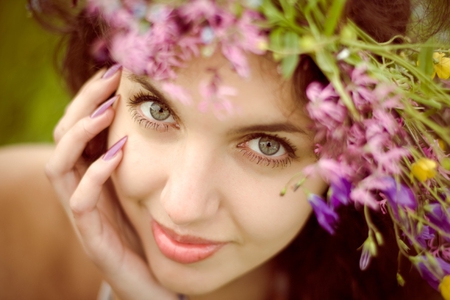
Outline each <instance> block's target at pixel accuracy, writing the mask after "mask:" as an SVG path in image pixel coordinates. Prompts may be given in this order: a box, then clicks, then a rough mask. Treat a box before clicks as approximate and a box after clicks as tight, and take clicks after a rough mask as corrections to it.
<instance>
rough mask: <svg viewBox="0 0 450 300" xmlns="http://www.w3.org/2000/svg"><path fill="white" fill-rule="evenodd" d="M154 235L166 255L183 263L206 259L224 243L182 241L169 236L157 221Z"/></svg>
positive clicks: (154, 226) (153, 226)
mask: <svg viewBox="0 0 450 300" xmlns="http://www.w3.org/2000/svg"><path fill="white" fill-rule="evenodd" d="M152 230H153V236H154V237H155V241H156V244H157V245H158V248H159V250H161V252H162V254H164V256H165V257H167V258H169V259H171V260H173V261H176V262H179V263H182V264H191V263H195V262H198V261H201V260H204V259H206V258H208V257H210V256H211V255H213V254H214V253H216V252H217V251H218V250H219V249H220V248H221V247H222V246H223V245H224V244H223V243H203V242H202V243H181V242H178V241H176V240H174V239H173V238H172V237H171V236H169V235H168V234H167V233H166V232H165V231H164V229H163V228H162V227H161V226H160V225H159V224H158V223H156V222H155V221H153V222H152Z"/></svg>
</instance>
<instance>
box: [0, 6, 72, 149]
mask: <svg viewBox="0 0 450 300" xmlns="http://www.w3.org/2000/svg"><path fill="white" fill-rule="evenodd" d="M25 7H26V2H25V1H0V95H1V96H0V145H5V144H13V143H24V142H51V141H52V130H53V127H54V126H55V124H56V122H57V121H58V119H59V118H60V117H61V116H62V114H63V111H64V107H65V106H66V104H67V103H68V101H69V96H68V94H67V93H66V91H65V89H64V84H63V81H62V79H61V78H59V77H58V75H57V74H56V71H55V68H54V64H53V57H54V49H55V47H56V45H57V42H58V40H59V38H58V37H57V36H55V35H52V34H50V33H48V32H46V31H44V30H43V29H42V28H40V27H39V25H38V24H37V23H36V22H35V21H34V20H33V19H32V18H31V17H30V15H29V12H28V11H27V10H26V9H25Z"/></svg>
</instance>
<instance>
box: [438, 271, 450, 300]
mask: <svg viewBox="0 0 450 300" xmlns="http://www.w3.org/2000/svg"><path fill="white" fill-rule="evenodd" d="M439 290H440V291H441V294H442V297H444V299H445V300H450V275H447V276H445V277H444V279H442V281H441V284H440V285H439Z"/></svg>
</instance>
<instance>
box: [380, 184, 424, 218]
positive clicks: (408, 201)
mask: <svg viewBox="0 0 450 300" xmlns="http://www.w3.org/2000/svg"><path fill="white" fill-rule="evenodd" d="M383 181H384V182H385V184H386V186H385V188H384V189H381V191H382V192H383V193H384V194H385V195H386V198H387V200H388V202H389V205H390V206H391V207H392V210H393V211H394V214H395V216H396V217H398V207H399V206H401V207H408V208H410V209H413V210H414V209H416V208H417V200H416V198H415V197H414V194H413V192H412V191H411V189H410V188H408V187H407V186H405V185H403V184H399V183H397V182H396V181H395V179H394V178H392V177H385V178H384V179H383Z"/></svg>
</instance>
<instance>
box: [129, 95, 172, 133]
mask: <svg viewBox="0 0 450 300" xmlns="http://www.w3.org/2000/svg"><path fill="white" fill-rule="evenodd" d="M146 101H155V102H159V103H161V101H160V100H159V98H158V97H156V96H153V95H149V94H144V93H143V92H139V93H137V94H136V95H134V96H133V97H132V98H129V101H128V107H129V108H130V112H131V116H132V118H133V119H134V120H135V121H136V122H137V123H138V124H139V125H140V126H142V127H144V128H150V129H153V130H156V131H160V132H166V131H168V130H169V128H170V127H171V126H170V125H169V124H167V123H163V122H156V121H150V120H149V119H147V118H145V117H143V116H142V114H141V113H140V112H139V111H138V110H137V108H136V107H137V106H138V105H139V104H141V103H143V102H146ZM168 109H169V108H168ZM169 111H170V113H171V114H172V115H173V113H172V111H171V110H170V109H169Z"/></svg>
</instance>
